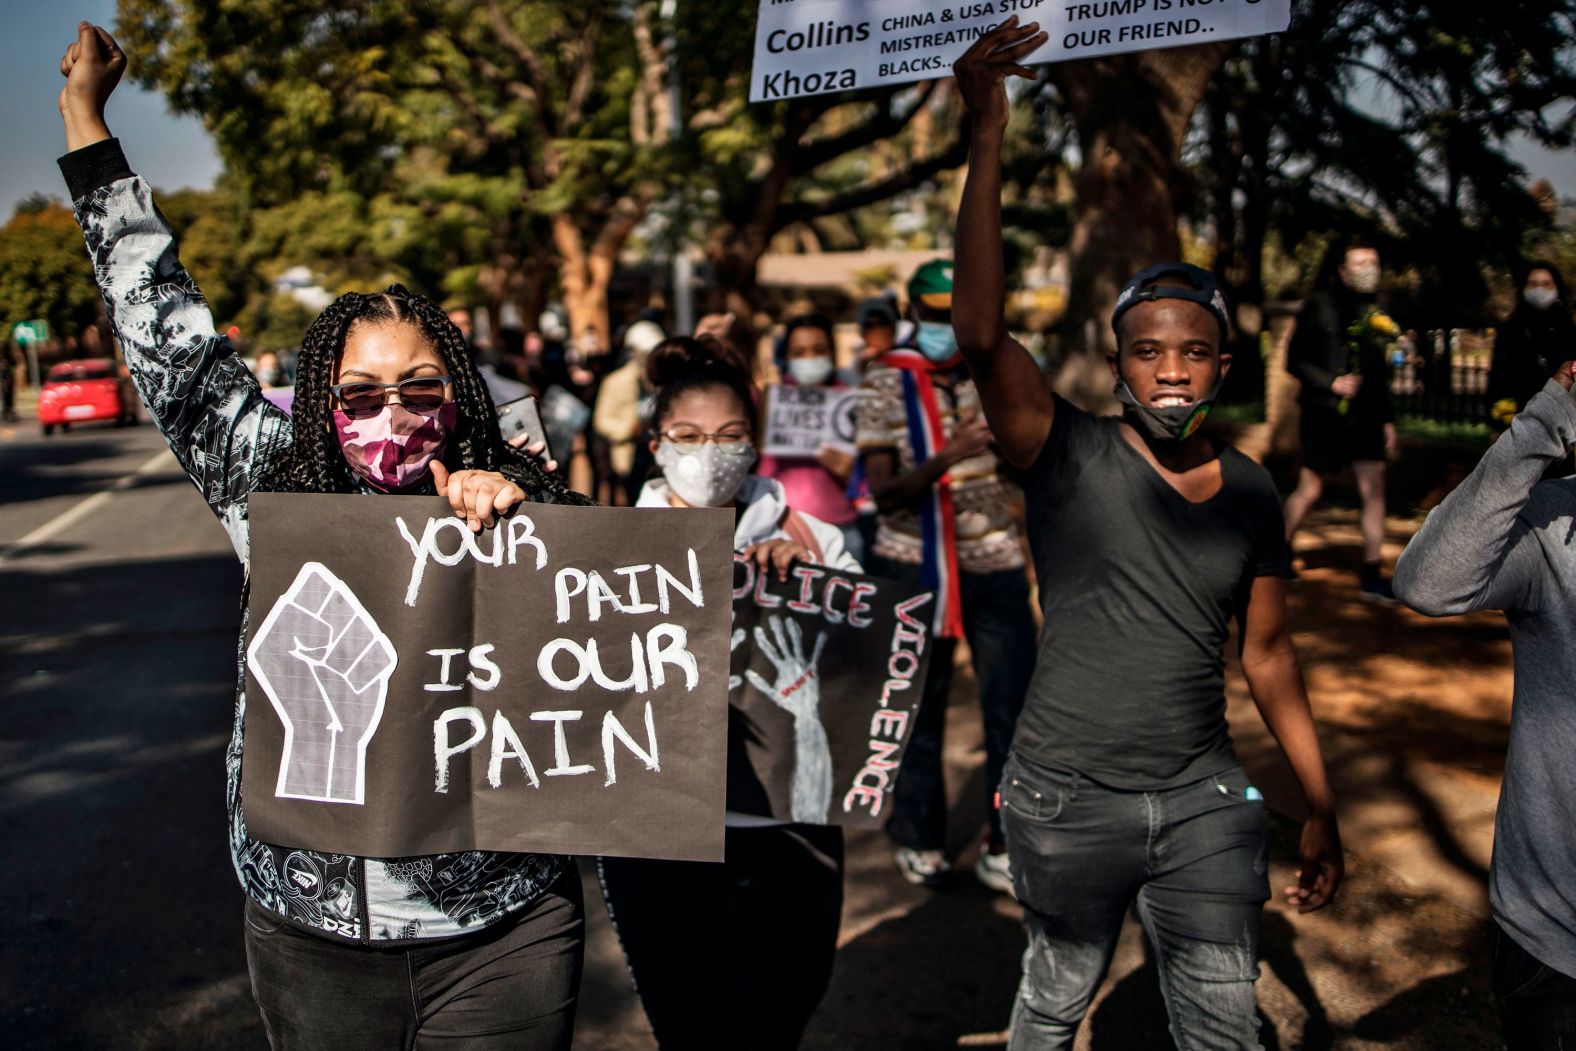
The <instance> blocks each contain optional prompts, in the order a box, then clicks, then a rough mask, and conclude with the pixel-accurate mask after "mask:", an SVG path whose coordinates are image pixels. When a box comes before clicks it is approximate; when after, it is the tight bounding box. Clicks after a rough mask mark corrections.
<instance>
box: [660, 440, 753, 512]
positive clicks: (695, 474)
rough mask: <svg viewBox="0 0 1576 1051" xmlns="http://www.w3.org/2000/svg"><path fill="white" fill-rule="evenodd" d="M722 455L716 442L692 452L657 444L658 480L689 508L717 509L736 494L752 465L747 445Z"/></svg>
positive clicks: (673, 445) (750, 447) (708, 443)
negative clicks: (661, 480) (659, 469)
mask: <svg viewBox="0 0 1576 1051" xmlns="http://www.w3.org/2000/svg"><path fill="white" fill-rule="evenodd" d="M735 448H736V451H734V452H723V451H722V448H721V446H719V445H717V443H716V442H706V443H705V444H703V445H702V446H701V447H700V448H699V449H697V450H695V451H694V452H688V451H685V450H684V449H683V448H682V447H680V446H678V445H675V444H674V443H673V442H668V441H664V442H661V443H659V444H658V445H657V466H658V467H660V468H662V477H664V478H666V479H667V481H668V488H670V489H672V490H673V492H674V493H676V494H677V495H678V498H679V499H680V500H683V501H684V502H685V503H686V504H689V505H690V506H691V507H721V506H723V505H724V504H726V503H727V502H728V501H729V500H732V499H733V498H734V497H735V496H737V495H738V493H739V486H741V485H743V484H744V478H745V476H746V475H748V474H749V473H750V466H751V465H752V464H754V463H755V447H754V446H753V445H751V444H750V443H749V442H745V443H743V444H742V445H741V446H737V447H735Z"/></svg>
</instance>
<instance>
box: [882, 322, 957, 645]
mask: <svg viewBox="0 0 1576 1051" xmlns="http://www.w3.org/2000/svg"><path fill="white" fill-rule="evenodd" d="M877 361H878V362H879V363H880V364H882V365H889V366H891V367H892V368H895V369H897V370H899V371H900V372H901V373H902V376H903V411H904V414H905V416H906V417H907V420H908V441H909V445H910V446H911V447H912V448H913V450H914V462H915V463H916V464H921V463H924V462H925V461H926V460H929V459H930V458H931V457H932V456H935V455H936V453H937V452H938V451H939V450H940V449H941V447H942V446H943V445H945V444H946V442H947V434H946V430H945V428H944V427H943V426H942V422H941V405H940V403H939V402H937V400H936V385H935V383H934V382H933V380H932V378H931V377H932V376H933V374H935V373H937V372H948V371H951V368H952V366H951V365H950V364H948V365H937V364H936V363H935V362H933V361H931V360H930V359H929V358H927V357H925V356H924V355H923V354H921V353H919V352H918V351H917V350H912V349H909V348H907V347H900V348H898V349H896V350H891V351H888V352H887V353H886V354H883V355H882V356H881V357H880V358H878V359H877ZM919 529H920V541H921V555H920V572H919V581H920V586H921V587H926V588H931V589H933V590H934V591H935V592H936V620H935V627H934V630H935V634H936V636H937V637H938V638H946V639H956V638H962V636H963V598H962V595H961V594H960V592H959V586H960V581H959V578H958V532H957V511H956V509H955V508H954V507H953V502H952V478H951V476H950V475H946V474H944V475H942V476H941V478H940V480H939V481H937V482H936V484H935V485H934V486H932V487H931V490H930V493H929V494H928V495H927V496H926V497H925V501H924V503H923V504H922V505H921V507H920V512H919Z"/></svg>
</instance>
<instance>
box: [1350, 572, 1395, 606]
mask: <svg viewBox="0 0 1576 1051" xmlns="http://www.w3.org/2000/svg"><path fill="white" fill-rule="evenodd" d="M1357 597H1358V598H1360V599H1362V600H1363V601H1364V602H1377V603H1379V604H1380V605H1381V606H1393V605H1395V604H1396V601H1397V600H1396V597H1395V591H1394V590H1393V589H1392V588H1391V587H1390V582H1389V581H1388V580H1385V579H1383V578H1380V579H1377V580H1365V581H1363V582H1362V583H1360V584H1358V585H1357Z"/></svg>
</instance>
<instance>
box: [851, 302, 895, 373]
mask: <svg viewBox="0 0 1576 1051" xmlns="http://www.w3.org/2000/svg"><path fill="white" fill-rule="evenodd" d="M858 321H859V338H860V339H861V340H863V341H864V345H863V346H862V347H860V349H859V362H858V367H859V371H860V372H864V370H865V369H866V368H868V367H869V366H870V363H871V362H873V361H875V360H876V359H877V358H879V357H880V356H881V355H883V354H885V353H886V352H887V351H889V350H891V349H893V348H894V347H896V346H897V305H896V304H895V303H894V302H893V301H892V298H891V297H890V296H871V297H870V298H869V299H867V300H865V301H864V302H863V303H860V304H859V315H858Z"/></svg>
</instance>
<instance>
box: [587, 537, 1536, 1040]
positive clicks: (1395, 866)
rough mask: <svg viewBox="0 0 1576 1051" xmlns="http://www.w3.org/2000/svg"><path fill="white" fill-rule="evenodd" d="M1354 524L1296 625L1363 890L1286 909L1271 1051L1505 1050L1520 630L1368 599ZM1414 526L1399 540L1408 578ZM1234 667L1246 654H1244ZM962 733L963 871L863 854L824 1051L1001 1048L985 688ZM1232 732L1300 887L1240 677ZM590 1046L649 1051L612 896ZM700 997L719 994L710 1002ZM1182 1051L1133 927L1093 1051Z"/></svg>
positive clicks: (1315, 560)
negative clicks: (1494, 990)
mask: <svg viewBox="0 0 1576 1051" xmlns="http://www.w3.org/2000/svg"><path fill="white" fill-rule="evenodd" d="M1353 518H1354V516H1353V515H1352V514H1351V513H1350V512H1342V511H1334V512H1318V513H1315V514H1314V515H1313V516H1311V519H1310V522H1309V526H1308V528H1307V530H1306V531H1305V533H1304V534H1303V536H1302V537H1300V538H1299V541H1298V547H1299V553H1300V554H1301V555H1302V556H1303V558H1304V561H1305V564H1306V566H1307V569H1306V571H1305V572H1304V574H1303V577H1304V580H1303V582H1302V583H1300V584H1298V585H1295V586H1294V587H1293V588H1292V591H1291V600H1290V605H1291V620H1292V626H1293V631H1294V634H1295V637H1296V641H1297V644H1298V648H1299V651H1300V653H1301V655H1302V658H1303V661H1304V669H1305V671H1306V673H1307V676H1308V681H1309V688H1310V691H1311V694H1312V697H1313V703H1314V711H1315V715H1316V716H1317V718H1318V719H1319V722H1320V727H1321V735H1322V738H1323V741H1324V748H1325V754H1326V758H1327V761H1328V763H1329V766H1330V770H1331V775H1332V777H1333V779H1334V781H1335V788H1336V792H1337V794H1338V797H1339V799H1340V804H1341V811H1340V812H1341V825H1342V832H1343V835H1344V837H1345V845H1346V849H1347V880H1346V883H1345V885H1344V887H1343V888H1342V892H1341V895H1340V898H1339V900H1338V902H1337V903H1336V904H1335V905H1334V906H1331V907H1330V908H1328V909H1325V910H1323V911H1322V912H1320V913H1317V914H1313V915H1309V916H1298V915H1296V914H1295V913H1293V912H1290V911H1288V910H1287V909H1286V908H1285V907H1284V906H1283V905H1280V904H1278V903H1277V902H1271V904H1270V905H1269V906H1268V907H1267V908H1266V911H1265V916H1264V927H1263V939H1262V952H1261V957H1262V960H1263V976H1262V977H1261V979H1260V981H1259V986H1258V991H1259V1003H1260V1011H1261V1013H1262V1015H1263V1016H1264V1019H1265V1024H1264V1029H1263V1033H1262V1041H1263V1043H1264V1045H1265V1047H1266V1048H1270V1049H1272V1051H1274V1049H1291V1048H1343V1049H1344V1048H1354V1049H1357V1048H1379V1047H1384V1048H1404V1049H1412V1048H1415V1049H1418V1051H1425V1049H1426V1051H1433V1049H1437V1048H1443V1047H1448V1048H1451V1049H1452V1051H1472V1049H1477V1048H1483V1049H1492V1048H1497V1047H1498V1046H1499V1043H1498V1039H1497V1019H1496V1013H1495V1008H1494V1004H1493V999H1492V996H1491V995H1490V993H1489V990H1488V981H1489V965H1490V951H1491V950H1490V946H1491V944H1492V943H1491V940H1490V935H1491V928H1490V922H1491V921H1489V920H1488V907H1487V901H1486V879H1487V865H1488V858H1489V849H1490V845H1491V837H1492V830H1493V809H1494V803H1495V799H1496V796H1497V793H1498V787H1499V778H1500V775H1501V772H1502V769H1503V761H1504V749H1505V742H1506V740H1507V737H1508V727H1509V717H1510V682H1511V673H1510V644H1509V640H1508V638H1507V635H1506V631H1505V626H1504V622H1503V619H1502V618H1500V617H1498V616H1494V615H1481V616H1475V617H1469V618H1461V619H1455V620H1445V621H1428V620H1426V619H1425V618H1422V617H1418V616H1416V615H1414V614H1412V613H1410V612H1408V611H1405V610H1402V609H1399V608H1386V607H1376V606H1372V605H1368V604H1364V603H1361V602H1359V601H1357V599H1356V586H1355V575H1354V574H1353V573H1352V572H1351V571H1350V569H1349V568H1347V567H1351V566H1355V564H1356V561H1357V550H1358V534H1357V530H1356V527H1355V521H1354V520H1353ZM1415 528H1416V523H1408V522H1401V521H1396V522H1393V523H1392V524H1391V538H1390V539H1391V542H1390V543H1389V544H1388V545H1387V547H1386V551H1385V555H1386V558H1387V560H1390V561H1393V559H1394V557H1395V556H1396V555H1397V554H1399V552H1400V550H1401V547H1402V546H1403V545H1404V543H1405V541H1406V539H1407V538H1409V537H1410V535H1411V533H1412V531H1413V530H1414V529H1415ZM1233 650H1234V647H1233ZM957 681H959V682H960V684H962V685H961V686H960V688H959V689H958V690H956V691H954V703H953V707H952V709H951V710H950V712H949V715H948V741H949V749H948V763H949V781H950V784H951V786H952V795H953V797H954V798H959V799H961V800H962V801H963V802H962V803H961V804H960V806H959V813H958V815H956V820H955V822H954V828H953V836H952V840H953V846H954V849H955V851H956V852H957V853H958V855H959V856H958V857H957V859H956V863H957V865H958V868H959V870H960V874H959V875H958V876H957V878H956V880H955V883H954V885H953V886H952V888H951V889H949V890H947V891H945V892H942V893H933V892H928V891H923V890H920V889H918V888H914V887H911V886H909V885H907V884H905V883H903V882H902V880H901V879H900V878H899V876H898V874H897V871H896V869H895V868H894V867H893V865H892V861H891V854H890V850H889V848H888V846H887V844H886V842H885V840H884V839H883V837H881V836H879V835H875V834H868V833H861V834H851V835H849V836H848V876H847V881H846V888H847V897H846V902H845V907H844V914H843V931H842V936H841V951H840V953H839V957H838V962H837V969H836V973H835V975H834V977H833V982H832V988H831V991H830V992H829V993H828V995H827V997H826V1000H825V1002H824V1003H823V1005H822V1008H821V1011H820V1012H819V1013H818V1014H817V1016H816V1017H815V1019H814V1020H813V1022H812V1023H811V1027H810V1032H809V1033H808V1034H807V1036H806V1039H805V1043H804V1047H805V1048H806V1049H807V1051H833V1049H836V1051H859V1049H866V1048H868V1049H872V1051H875V1049H880V1051H922V1049H944V1048H960V1047H969V1048H973V1047H979V1048H1000V1047H1004V1046H1005V1042H1006V1041H1005V1034H1004V1033H1003V1032H1002V1030H1003V1029H1004V1028H1005V1026H1006V1023H1007V1016H1008V1012H1009V1010H1010V1009H1011V1004H1012V997H1013V991H1014V988H1015V986H1016V983H1017V977H1018V961H1019V955H1020V954H1021V952H1022V949H1023V935H1022V931H1021V928H1020V927H1019V912H1018V909H1017V906H1016V905H1015V904H1014V903H1013V902H1012V901H1010V900H1008V899H1006V898H1002V897H999V896H996V895H992V894H990V893H989V892H987V891H985V890H984V889H983V888H982V887H980V886H979V885H978V884H977V883H976V882H975V881H974V879H973V877H972V875H971V874H969V872H968V867H969V866H970V865H972V863H973V860H974V849H975V842H974V839H975V836H976V834H977V830H978V829H979V828H980V827H981V825H982V823H983V820H984V805H985V804H984V785H983V780H982V775H981V774H980V773H979V769H980V766H981V764H982V763H983V747H982V743H981V737H980V729H979V719H978V715H977V709H976V708H975V706H974V698H973V695H972V677H971V676H970V675H969V674H968V673H967V671H966V669H960V674H959V676H958V680H957ZM1228 683H1229V684H1230V688H1229V697H1228V699H1229V714H1230V718H1231V723H1232V728H1233V734H1234V736H1235V739H1236V741H1237V746H1238V750H1239V752H1240V753H1241V755H1242V758H1243V761H1244V764H1245V765H1246V766H1247V768H1248V770H1249V772H1250V774H1251V775H1252V776H1253V778H1254V780H1255V782H1256V783H1258V784H1259V785H1260V787H1261V788H1262V789H1263V790H1264V792H1265V795H1266V797H1267V799H1268V800H1269V802H1270V804H1271V806H1272V809H1273V810H1274V811H1276V812H1278V813H1277V814H1276V815H1274V816H1273V818H1272V843H1271V850H1272V853H1271V866H1270V867H1271V887H1272V888H1273V889H1274V890H1275V892H1276V894H1277V896H1278V895H1279V891H1280V888H1281V887H1283V886H1285V885H1286V884H1287V883H1289V882H1290V873H1291V869H1292V866H1293V864H1294V863H1295V857H1296V842H1297V835H1298V826H1297V824H1296V823H1295V821H1294V820H1292V818H1291V817H1287V816H1281V815H1295V814H1296V813H1297V812H1298V810H1299V801H1298V793H1297V791H1296V787H1295V782H1294V781H1293V780H1292V779H1291V777H1290V774H1289V772H1288V771H1287V770H1285V769H1284V765H1283V763H1282V761H1281V760H1280V758H1279V752H1278V751H1277V750H1276V748H1275V745H1274V743H1273V741H1272V740H1271V738H1270V736H1269V733H1268V731H1267V730H1266V729H1265V728H1264V725H1263V723H1262V722H1261V721H1260V720H1259V718H1258V715H1257V712H1256V711H1255V710H1254V708H1253V705H1252V702H1251V700H1250V699H1249V697H1248V695H1247V690H1246V688H1245V686H1244V685H1243V683H1242V680H1241V675H1240V673H1239V672H1238V671H1237V670H1236V669H1235V668H1234V667H1233V668H1232V669H1230V670H1229V671H1228ZM587 912H588V916H589V919H590V920H591V924H590V931H591V934H590V942H589V945H588V956H587V967H586V971H587V973H586V980H585V987H584V993H583V997H582V1002H581V1008H580V1025H579V1026H578V1029H577V1040H576V1046H581V1047H592V1048H598V1049H607V1051H637V1049H638V1051H649V1049H651V1048H652V1047H654V1044H653V1043H652V1041H651V1038H650V1035H649V1031H648V1030H647V1029H646V1026H645V1021H644V1018H643V1017H642V1016H641V1013H640V1009H639V1005H638V1003H637V1002H636V1001H635V999H634V997H633V995H632V994H631V993H630V992H629V985H628V979H627V975H626V974H625V973H624V971H623V966H622V959H621V957H620V954H619V951H618V947H617V944H616V942H614V940H613V938H612V934H611V931H610V930H609V928H608V925H607V918H606V912H605V910H604V909H603V907H602V904H601V899H600V895H599V893H598V891H597V889H596V884H595V880H594V878H593V879H591V880H589V881H588V882H587ZM696 995H697V996H705V995H708V993H707V991H706V990H700V989H697V990H696ZM1077 1046H1078V1047H1079V1048H1080V1049H1085V1051H1088V1049H1093V1051H1134V1049H1144V1051H1148V1049H1152V1048H1155V1049H1164V1048H1169V1047H1170V1046H1171V1043H1170V1038H1169V1036H1168V1035H1167V1030H1166V1019H1165V1010H1164V1007H1163V1005H1162V1003H1161V1000H1160V991H1159V987H1158V984H1157V982H1156V977H1155V971H1154V968H1153V967H1152V966H1148V965H1146V963H1145V953H1144V948H1143V944H1142V938H1141V936H1140V934H1139V931H1138V928H1137V924H1136V922H1133V921H1131V920H1130V921H1129V923H1128V925H1127V928H1126V929H1125V930H1124V933H1123V938H1122V943H1121V946H1120V949H1119V950H1118V953H1117V956H1116V959H1115V961H1114V963H1113V966H1112V970H1111V977H1110V978H1109V979H1108V981H1107V983H1106V985H1105V987H1104V989H1103V990H1102V995H1101V996H1100V998H1099V999H1098V1000H1097V1001H1096V1003H1095V1006H1094V1008H1093V1009H1092V1010H1091V1012H1090V1016H1089V1019H1088V1021H1087V1022H1086V1023H1085V1026H1084V1029H1083V1031H1082V1032H1081V1033H1080V1036H1079V1041H1078V1045H1077Z"/></svg>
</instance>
